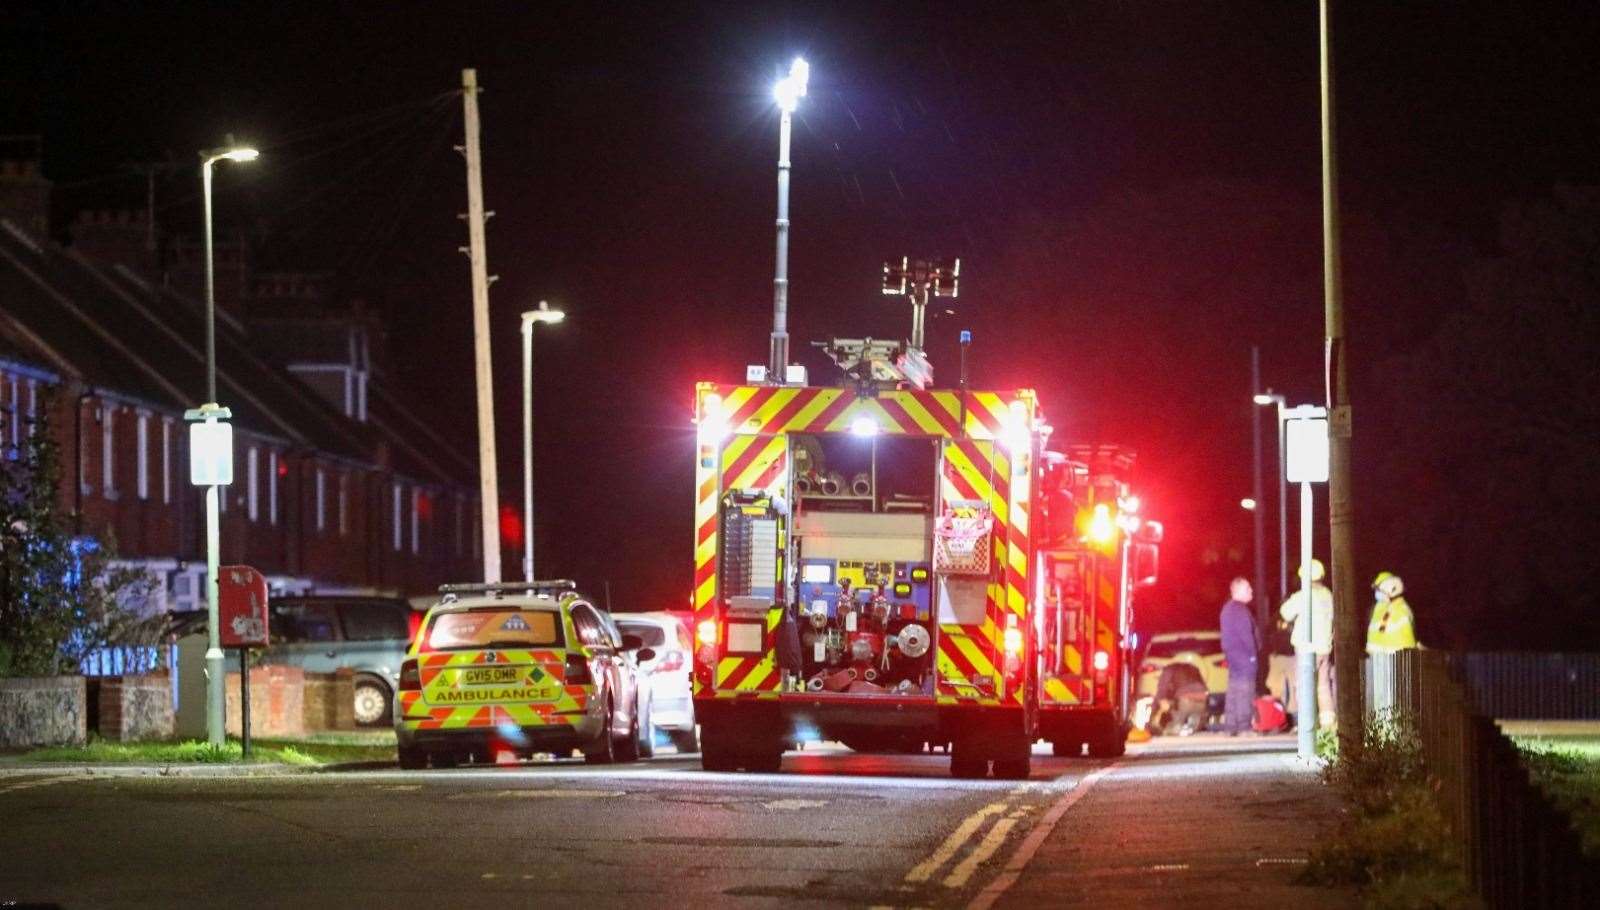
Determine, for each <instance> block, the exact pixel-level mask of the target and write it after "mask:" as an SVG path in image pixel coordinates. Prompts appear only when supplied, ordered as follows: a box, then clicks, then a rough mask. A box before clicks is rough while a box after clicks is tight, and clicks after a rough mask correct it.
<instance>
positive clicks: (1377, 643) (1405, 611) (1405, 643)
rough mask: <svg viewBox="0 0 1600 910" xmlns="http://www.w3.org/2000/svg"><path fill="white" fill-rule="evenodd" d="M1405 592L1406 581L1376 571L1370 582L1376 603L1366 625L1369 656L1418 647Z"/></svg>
mask: <svg viewBox="0 0 1600 910" xmlns="http://www.w3.org/2000/svg"><path fill="white" fill-rule="evenodd" d="M1405 590H1406V584H1405V582H1403V581H1401V580H1400V576H1398V575H1396V574H1394V573H1393V572H1379V573H1378V577H1377V578H1374V579H1373V580H1372V593H1373V596H1374V597H1375V598H1376V599H1377V604H1376V605H1375V606H1374V607H1373V608H1372V621H1371V622H1369V623H1368V624H1367V653H1368V654H1393V653H1394V652H1396V651H1404V650H1406V649H1408V648H1415V647H1416V646H1417V632H1416V629H1415V627H1414V625H1413V620H1412V616H1411V605H1410V604H1408V603H1406V599H1405Z"/></svg>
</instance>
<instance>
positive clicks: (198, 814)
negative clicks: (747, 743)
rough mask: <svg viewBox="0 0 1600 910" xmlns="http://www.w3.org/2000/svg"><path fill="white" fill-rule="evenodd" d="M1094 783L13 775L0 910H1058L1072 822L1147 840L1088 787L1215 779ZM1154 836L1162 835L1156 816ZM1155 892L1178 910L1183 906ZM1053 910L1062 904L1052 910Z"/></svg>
mask: <svg viewBox="0 0 1600 910" xmlns="http://www.w3.org/2000/svg"><path fill="white" fill-rule="evenodd" d="M1224 757H1225V758H1226V756H1224ZM1235 758H1238V759H1240V760H1244V761H1258V762H1259V761H1263V760H1265V761H1268V762H1270V763H1272V764H1271V767H1272V768H1273V769H1276V770H1275V771H1274V773H1280V772H1283V771H1284V769H1283V768H1282V767H1281V761H1280V759H1281V758H1282V756H1280V755H1277V754H1271V755H1267V756H1266V757H1265V758H1263V757H1262V754H1260V753H1259V747H1257V751H1256V752H1255V753H1250V752H1241V753H1239V754H1238V755H1237V756H1235ZM1197 762H1200V763H1199V764H1197ZM1111 764H1112V763H1110V762H1103V761H1094V760H1089V759H1058V758H1052V757H1050V756H1049V755H1048V753H1047V752H1045V751H1044V750H1040V752H1038V753H1036V755H1035V758H1034V773H1033V775H1032V778H1031V779H1030V780H1028V781H1025V782H1021V783H1018V782H1009V781H992V780H991V781H959V780H954V779H952V778H951V777H950V776H949V767H948V760H947V759H946V758H945V756H943V755H916V756H905V755H900V756H878V755H857V754H853V753H850V752H848V751H846V750H843V749H842V748H839V747H828V746H823V747H818V746H812V747H810V748H808V749H807V750H805V751H803V752H791V753H789V754H788V755H787V756H786V757H785V759H784V767H783V773H781V774H773V775H757V774H712V773H707V772H704V771H702V770H700V767H699V762H698V760H697V759H696V758H695V757H693V756H690V757H679V756H675V755H667V756H663V757H659V758H657V759H654V760H650V761H645V762H640V763H638V764H636V765H625V766H616V767H610V768H596V767H588V766H585V765H583V764H582V763H581V762H576V763H574V762H559V763H546V764H525V765H518V766H514V767H490V768H463V769H456V770H448V771H424V772H403V771H399V770H392V769H384V770H361V771H342V772H323V773H314V774H293V775H276V776H270V777H251V778H241V777H232V776H230V777H213V778H195V777H162V776H156V775H148V774H147V775H132V774H121V775H116V776H107V775H105V774H103V773H102V774H96V775H95V776H86V775H84V774H83V773H81V772H76V771H56V770H51V769H42V770H39V769H30V770H28V771H27V772H20V771H16V770H13V771H11V772H7V773H6V774H5V775H4V776H0V902H3V901H6V900H13V901H19V900H20V901H40V902H54V903H58V904H60V905H62V906H65V907H79V906H100V905H107V904H115V905H119V906H130V905H131V906H173V905H179V904H197V905H201V904H206V905H220V904H223V903H226V904H230V905H235V906H295V907H323V906H326V907H335V906H338V907H349V906H383V905H395V906H397V905H422V904H426V905H428V906H434V907H454V906H469V905H470V906H477V907H481V906H485V905H486V904H487V903H488V902H493V905H495V906H500V905H508V904H509V905H512V906H551V907H576V906H582V907H652V906H664V905H695V906H725V905H737V906H747V907H766V906H770V907H780V906H793V905H795V904H797V903H802V902H805V903H810V904H811V905H813V906H827V905H850V906H869V907H870V906H897V907H915V906H923V907H944V906H948V907H965V906H969V905H973V904H974V902H976V905H977V906H980V907H981V906H987V905H989V904H990V903H994V902H998V903H999V904H1001V905H1007V904H1021V903H1027V904H1035V905H1037V904H1038V903H1039V901H1040V900H1044V901H1045V903H1064V902H1068V901H1066V900H1065V898H1066V897H1067V894H1066V893H1065V892H1063V891H1060V890H1059V888H1060V885H1059V884H1058V883H1057V880H1058V879H1059V877H1061V876H1069V877H1071V878H1073V879H1074V880H1080V881H1081V880H1083V879H1082V878H1081V877H1080V876H1078V875H1077V874H1075V873H1073V872H1072V870H1073V868H1074V867H1075V865H1080V866H1084V867H1085V868H1083V869H1082V870H1081V872H1082V875H1083V876H1087V875H1089V874H1091V873H1094V872H1095V871H1096V870H1098V871H1099V872H1100V873H1104V872H1105V871H1106V869H1108V868H1110V866H1108V865H1107V864H1106V862H1105V860H1104V856H1103V855H1102V856H1100V858H1096V855H1094V854H1093V851H1090V852H1089V853H1085V852H1084V850H1083V849H1082V848H1081V845H1075V844H1073V843H1063V840H1064V838H1067V837H1069V836H1081V835H1082V834H1083V833H1085V832H1079V834H1078V835H1073V834H1072V824H1073V821H1074V820H1075V819H1076V818H1078V817H1079V815H1080V814H1082V813H1084V812H1088V813H1090V814H1089V815H1084V816H1083V817H1093V813H1096V812H1098V813H1099V814H1101V815H1107V816H1115V818H1113V819H1112V820H1113V821H1114V822H1115V824H1118V825H1122V826H1123V827H1124V828H1125V833H1136V832H1138V831H1139V830H1141V829H1148V830H1159V829H1158V827H1157V825H1156V823H1155V822H1154V821H1153V820H1144V821H1142V820H1141V819H1140V818H1139V817H1138V816H1137V814H1135V815H1134V816H1133V817H1123V816H1125V815H1127V813H1126V812H1125V811H1124V810H1121V809H1118V808H1117V806H1115V805H1112V804H1105V805H1101V806H1099V808H1098V809H1096V808H1094V805H1093V804H1092V802H1091V801H1092V800H1093V799H1094V798H1095V794H1094V793H1091V792H1090V791H1092V790H1094V789H1095V785H1096V784H1097V783H1098V782H1099V781H1100V780H1102V779H1105V780H1110V781H1115V780H1118V777H1117V775H1124V776H1127V780H1128V781H1130V782H1131V781H1136V780H1138V779H1139V776H1140V775H1141V774H1145V775H1150V774H1154V775H1157V776H1160V777H1162V778H1163V779H1165V777H1166V776H1168V775H1169V772H1170V775H1171V780H1170V781H1169V783H1175V784H1176V785H1177V786H1179V787H1180V788H1182V787H1187V786H1189V785H1188V784H1186V783H1184V782H1183V775H1185V774H1194V773H1209V774H1215V773H1218V772H1219V769H1220V770H1221V773H1223V774H1224V775H1226V774H1227V773H1230V772H1228V771H1227V769H1226V768H1225V767H1224V766H1223V765H1222V764H1218V763H1217V762H1216V761H1215V756H1214V755H1211V754H1210V753H1207V755H1206V757H1205V758H1204V759H1203V760H1201V759H1200V758H1198V753H1197V755H1195V756H1190V757H1189V758H1182V757H1180V758H1178V759H1174V758H1172V757H1171V755H1169V756H1168V757H1166V758H1162V757H1160V756H1159V755H1156V754H1146V755H1142V756H1141V755H1131V756H1130V757H1128V758H1125V759H1123V760H1121V762H1119V763H1117V764H1116V767H1115V768H1112V769H1110V771H1109V772H1108V771H1107V770H1106V769H1107V768H1108V766H1110V765H1111ZM1224 764H1225V763H1224ZM1208 766H1209V767H1210V769H1211V770H1209V771H1207V770H1205V768H1206V767H1208ZM1241 767H1243V766H1241ZM1196 768H1199V769H1200V770H1199V771H1196ZM1183 769H1188V770H1183ZM1301 776H1302V777H1303V776H1304V775H1303V774H1302V775H1301ZM1101 789H1102V790H1104V791H1105V792H1107V793H1115V792H1117V791H1116V788H1115V787H1112V786H1109V785H1107V786H1105V787H1102V788H1101ZM1123 790H1125V791H1127V792H1128V793H1130V794H1131V795H1132V797H1133V798H1136V799H1137V798H1145V799H1147V801H1161V800H1162V799H1164V798H1163V797H1160V796H1159V794H1156V793H1154V792H1152V791H1150V790H1149V789H1148V788H1147V787H1145V786H1142V785H1141V786H1124V787H1123ZM1141 794H1148V795H1147V796H1141ZM1086 795H1087V798H1086ZM1080 800H1082V801H1083V805H1082V806H1079V805H1078V803H1079V801H1080ZM1169 802H1170V800H1169ZM1085 807H1087V808H1085ZM1149 814H1150V816H1151V818H1152V819H1157V818H1160V817H1161V814H1160V812H1159V811H1158V810H1157V809H1155V808H1152V809H1151V812H1150V813H1149ZM1201 823H1204V819H1201ZM1095 839H1096V840H1097V841H1098V842H1102V843H1100V845H1099V848H1100V849H1101V850H1102V853H1103V851H1104V850H1115V851H1119V854H1118V855H1128V854H1126V851H1122V850H1121V849H1120V848H1119V847H1118V846H1117V844H1116V843H1115V842H1114V841H1113V840H1112V839H1111V838H1107V837H1105V836H1101V835H1095ZM1262 839H1265V840H1268V841H1274V843H1271V844H1269V846H1270V848H1271V849H1269V850H1268V852H1269V853H1272V851H1273V850H1276V853H1275V854H1273V855H1272V856H1270V857H1267V859H1268V860H1269V861H1270V862H1275V863H1283V864H1292V863H1294V862H1298V861H1299V860H1296V859H1295V858H1294V857H1295V855H1298V856H1301V857H1303V855H1304V854H1303V851H1300V852H1298V854H1296V852H1295V851H1294V850H1292V849H1290V848H1289V845H1287V844H1283V843H1277V842H1275V841H1277V837H1276V835H1274V834H1272V832H1270V831H1269V832H1267V833H1266V834H1265V835H1263V836H1261V837H1257V840H1262ZM1157 840H1158V841H1159V840H1160V838H1159V837H1158V838H1157ZM1041 848H1042V849H1041ZM1240 849H1241V850H1243V851H1244V852H1243V853H1241V855H1240V857H1239V858H1238V861H1237V862H1232V861H1231V860H1229V862H1232V865H1233V866H1236V867H1237V870H1236V871H1237V874H1239V875H1242V876H1245V878H1244V879H1243V880H1244V881H1245V882H1246V884H1249V883H1253V882H1260V883H1267V884H1270V885H1271V886H1273V887H1283V886H1284V885H1285V882H1286V879H1287V876H1288V874H1289V870H1288V869H1287V867H1285V866H1263V865H1262V864H1261V862H1260V859H1261V857H1259V856H1256V855H1255V854H1259V853H1260V852H1261V849H1262V845H1261V844H1250V845H1244V846H1241V848H1240ZM1063 850H1065V851H1066V852H1065V853H1063V852H1062V851H1063ZM1213 852H1216V851H1213ZM1224 852H1226V851H1224ZM1246 854H1249V855H1246ZM1157 858H1158V859H1159V858H1162V857H1157ZM1167 858H1170V859H1172V860H1173V862H1174V864H1176V863H1178V862H1180V861H1182V860H1184V859H1185V857H1184V856H1172V857H1167ZM1252 859H1255V860H1257V862H1256V864H1255V866H1253V867H1252V866H1251V865H1250V860H1252ZM1043 862H1048V863H1049V868H1041V867H1040V863H1043ZM1139 862H1140V863H1145V862H1146V861H1145V860H1144V859H1141V860H1140V861H1139ZM1111 865H1112V866H1114V865H1116V864H1115V863H1113V864H1111ZM1122 865H1124V866H1126V865H1127V863H1123V864H1122ZM1150 865H1155V866H1160V865H1161V864H1159V863H1155V864H1150ZM1088 866H1094V867H1095V869H1089V868H1087V867H1088ZM1128 871H1129V872H1130V873H1131V874H1132V875H1133V876H1135V877H1134V878H1131V879H1129V882H1131V883H1133V884H1135V885H1137V884H1139V883H1140V882H1144V881H1146V880H1147V879H1148V877H1149V875H1150V874H1151V873H1149V872H1148V871H1147V870H1146V869H1145V868H1144V867H1143V866H1140V867H1139V868H1130V869H1129V870H1128ZM1159 871H1160V870H1159V869H1158V870H1157V872H1159ZM1169 873H1170V870H1169ZM1052 876H1054V877H1055V878H1052ZM1179 884H1180V885H1181V882H1180V883H1179ZM1012 886H1018V887H1016V888H1014V889H1013V887H1012ZM1040 888H1045V889H1047V890H1045V891H1043V892H1041V891H1040ZM1246 890H1248V888H1247V889H1246ZM1295 890H1296V891H1305V890H1307V889H1295ZM1169 893H1170V895H1171V896H1172V897H1173V902H1174V903H1180V902H1181V901H1179V900H1178V899H1177V895H1178V892H1176V891H1174V892H1169ZM1052 894H1061V896H1062V898H1063V900H1062V901H1052V900H1050V896H1051V895H1052ZM1127 896H1128V898H1129V899H1130V900H1133V899H1135V897H1136V895H1135V894H1134V892H1128V893H1127ZM1265 896H1266V894H1265V893H1263V897H1265ZM1024 897H1026V898H1027V899H1026V900H1025V901H1024V900H1021V898H1024ZM1091 902H1092V901H1091ZM1092 903H1096V905H1097V906H1104V905H1105V902H1104V901H1100V902H1092ZM1313 903H1314V902H1313ZM1236 905H1237V902H1236ZM1334 905H1337V904H1334ZM1302 906H1309V904H1305V903H1304V902H1302Z"/></svg>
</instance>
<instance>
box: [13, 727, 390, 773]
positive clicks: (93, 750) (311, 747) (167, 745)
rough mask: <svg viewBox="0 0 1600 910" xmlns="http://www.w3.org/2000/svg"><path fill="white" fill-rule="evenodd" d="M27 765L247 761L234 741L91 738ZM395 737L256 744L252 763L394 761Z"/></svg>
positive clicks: (33, 756) (37, 753) (29, 757)
mask: <svg viewBox="0 0 1600 910" xmlns="http://www.w3.org/2000/svg"><path fill="white" fill-rule="evenodd" d="M17 757H18V758H19V759H21V760H23V761H41V762H83V763H88V764H98V763H111V764H152V765H174V764H228V763H237V762H243V761H244V752H243V748H242V747H241V745H240V743H239V741H238V740H236V739H230V740H228V741H227V742H226V743H225V744H223V745H221V746H213V745H211V744H210V743H205V742H201V741H199V740H184V741H175V742H144V743H117V742H107V741H105V740H100V739H93V738H91V739H90V740H89V742H88V743H87V744H85V745H82V746H52V747H49V748H44V749H34V750H33V751H31V752H25V753H23V754H22V755H19V756H17ZM394 758H395V749H394V737H393V736H392V735H391V736H389V737H388V739H387V741H385V740H383V739H379V738H376V737H364V736H361V735H359V734H354V735H349V736H345V735H321V736H316V737H312V738H308V739H294V740H287V739H254V738H252V739H251V741H250V763H251V764H263V765H300V766H312V765H324V764H340V763H344V762H366V761H393V760H394Z"/></svg>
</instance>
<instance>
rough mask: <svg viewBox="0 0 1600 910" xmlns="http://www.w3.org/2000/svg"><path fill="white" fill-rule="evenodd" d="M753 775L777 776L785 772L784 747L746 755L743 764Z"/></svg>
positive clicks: (779, 746)
mask: <svg viewBox="0 0 1600 910" xmlns="http://www.w3.org/2000/svg"><path fill="white" fill-rule="evenodd" d="M741 764H743V765H744V767H745V770H747V771H749V772H751V773H753V774H777V773H778V772H779V771H782V770H783V746H782V745H778V746H775V747H771V748H768V749H766V750H765V751H762V752H753V753H751V754H749V755H746V756H745V758H744V761H742V762H741Z"/></svg>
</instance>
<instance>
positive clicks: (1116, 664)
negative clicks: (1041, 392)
mask: <svg viewBox="0 0 1600 910" xmlns="http://www.w3.org/2000/svg"><path fill="white" fill-rule="evenodd" d="M1132 466H1133V453H1132V452H1130V451H1128V450H1127V449H1124V448H1121V447H1119V446H1114V445H1099V446H1090V445H1076V446H1071V447H1067V448H1066V451H1064V452H1047V453H1046V454H1045V458H1044V464H1043V465H1042V466H1041V484H1040V486H1041V494H1040V499H1041V503H1040V509H1039V511H1040V512H1041V514H1042V516H1043V518H1042V520H1041V521H1040V522H1039V524H1040V528H1041V533H1040V535H1039V540H1038V542H1037V545H1036V548H1035V549H1036V552H1037V557H1036V558H1037V560H1038V576H1037V577H1038V579H1039V588H1038V590H1037V591H1036V594H1035V602H1036V605H1037V607H1038V613H1037V617H1038V627H1037V628H1038V633H1039V637H1040V642H1041V644H1040V648H1039V663H1038V665H1037V674H1036V679H1037V681H1038V682H1037V687H1038V694H1039V733H1040V738H1042V739H1046V740H1049V741H1050V744H1051V751H1052V752H1053V753H1054V754H1056V755H1078V754H1080V752H1081V751H1082V750H1083V749H1084V748H1085V747H1087V748H1088V751H1089V754H1090V755H1091V756H1095V757H1108V758H1109V757H1115V756H1119V755H1121V754H1122V753H1123V750H1124V747H1125V745H1126V743H1127V734H1128V716H1129V704H1130V699H1131V697H1132V685H1133V666H1134V653H1133V648H1134V641H1135V640H1134V635H1133V605H1134V595H1135V592H1136V591H1137V590H1138V589H1140V588H1143V587H1146V586H1148V585H1152V584H1154V583H1155V581H1156V574H1157V567H1158V564H1159V553H1160V550H1159V547H1160V544H1161V538H1162V531H1163V529H1162V526H1161V524H1160V522H1156V521H1147V520H1144V519H1142V518H1141V517H1140V516H1139V508H1140V502H1139V498H1138V497H1137V496H1135V495H1133V494H1132V492H1131V490H1130V487H1129V485H1128V481H1127V477H1128V474H1129V471H1130V470H1131V468H1132Z"/></svg>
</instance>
